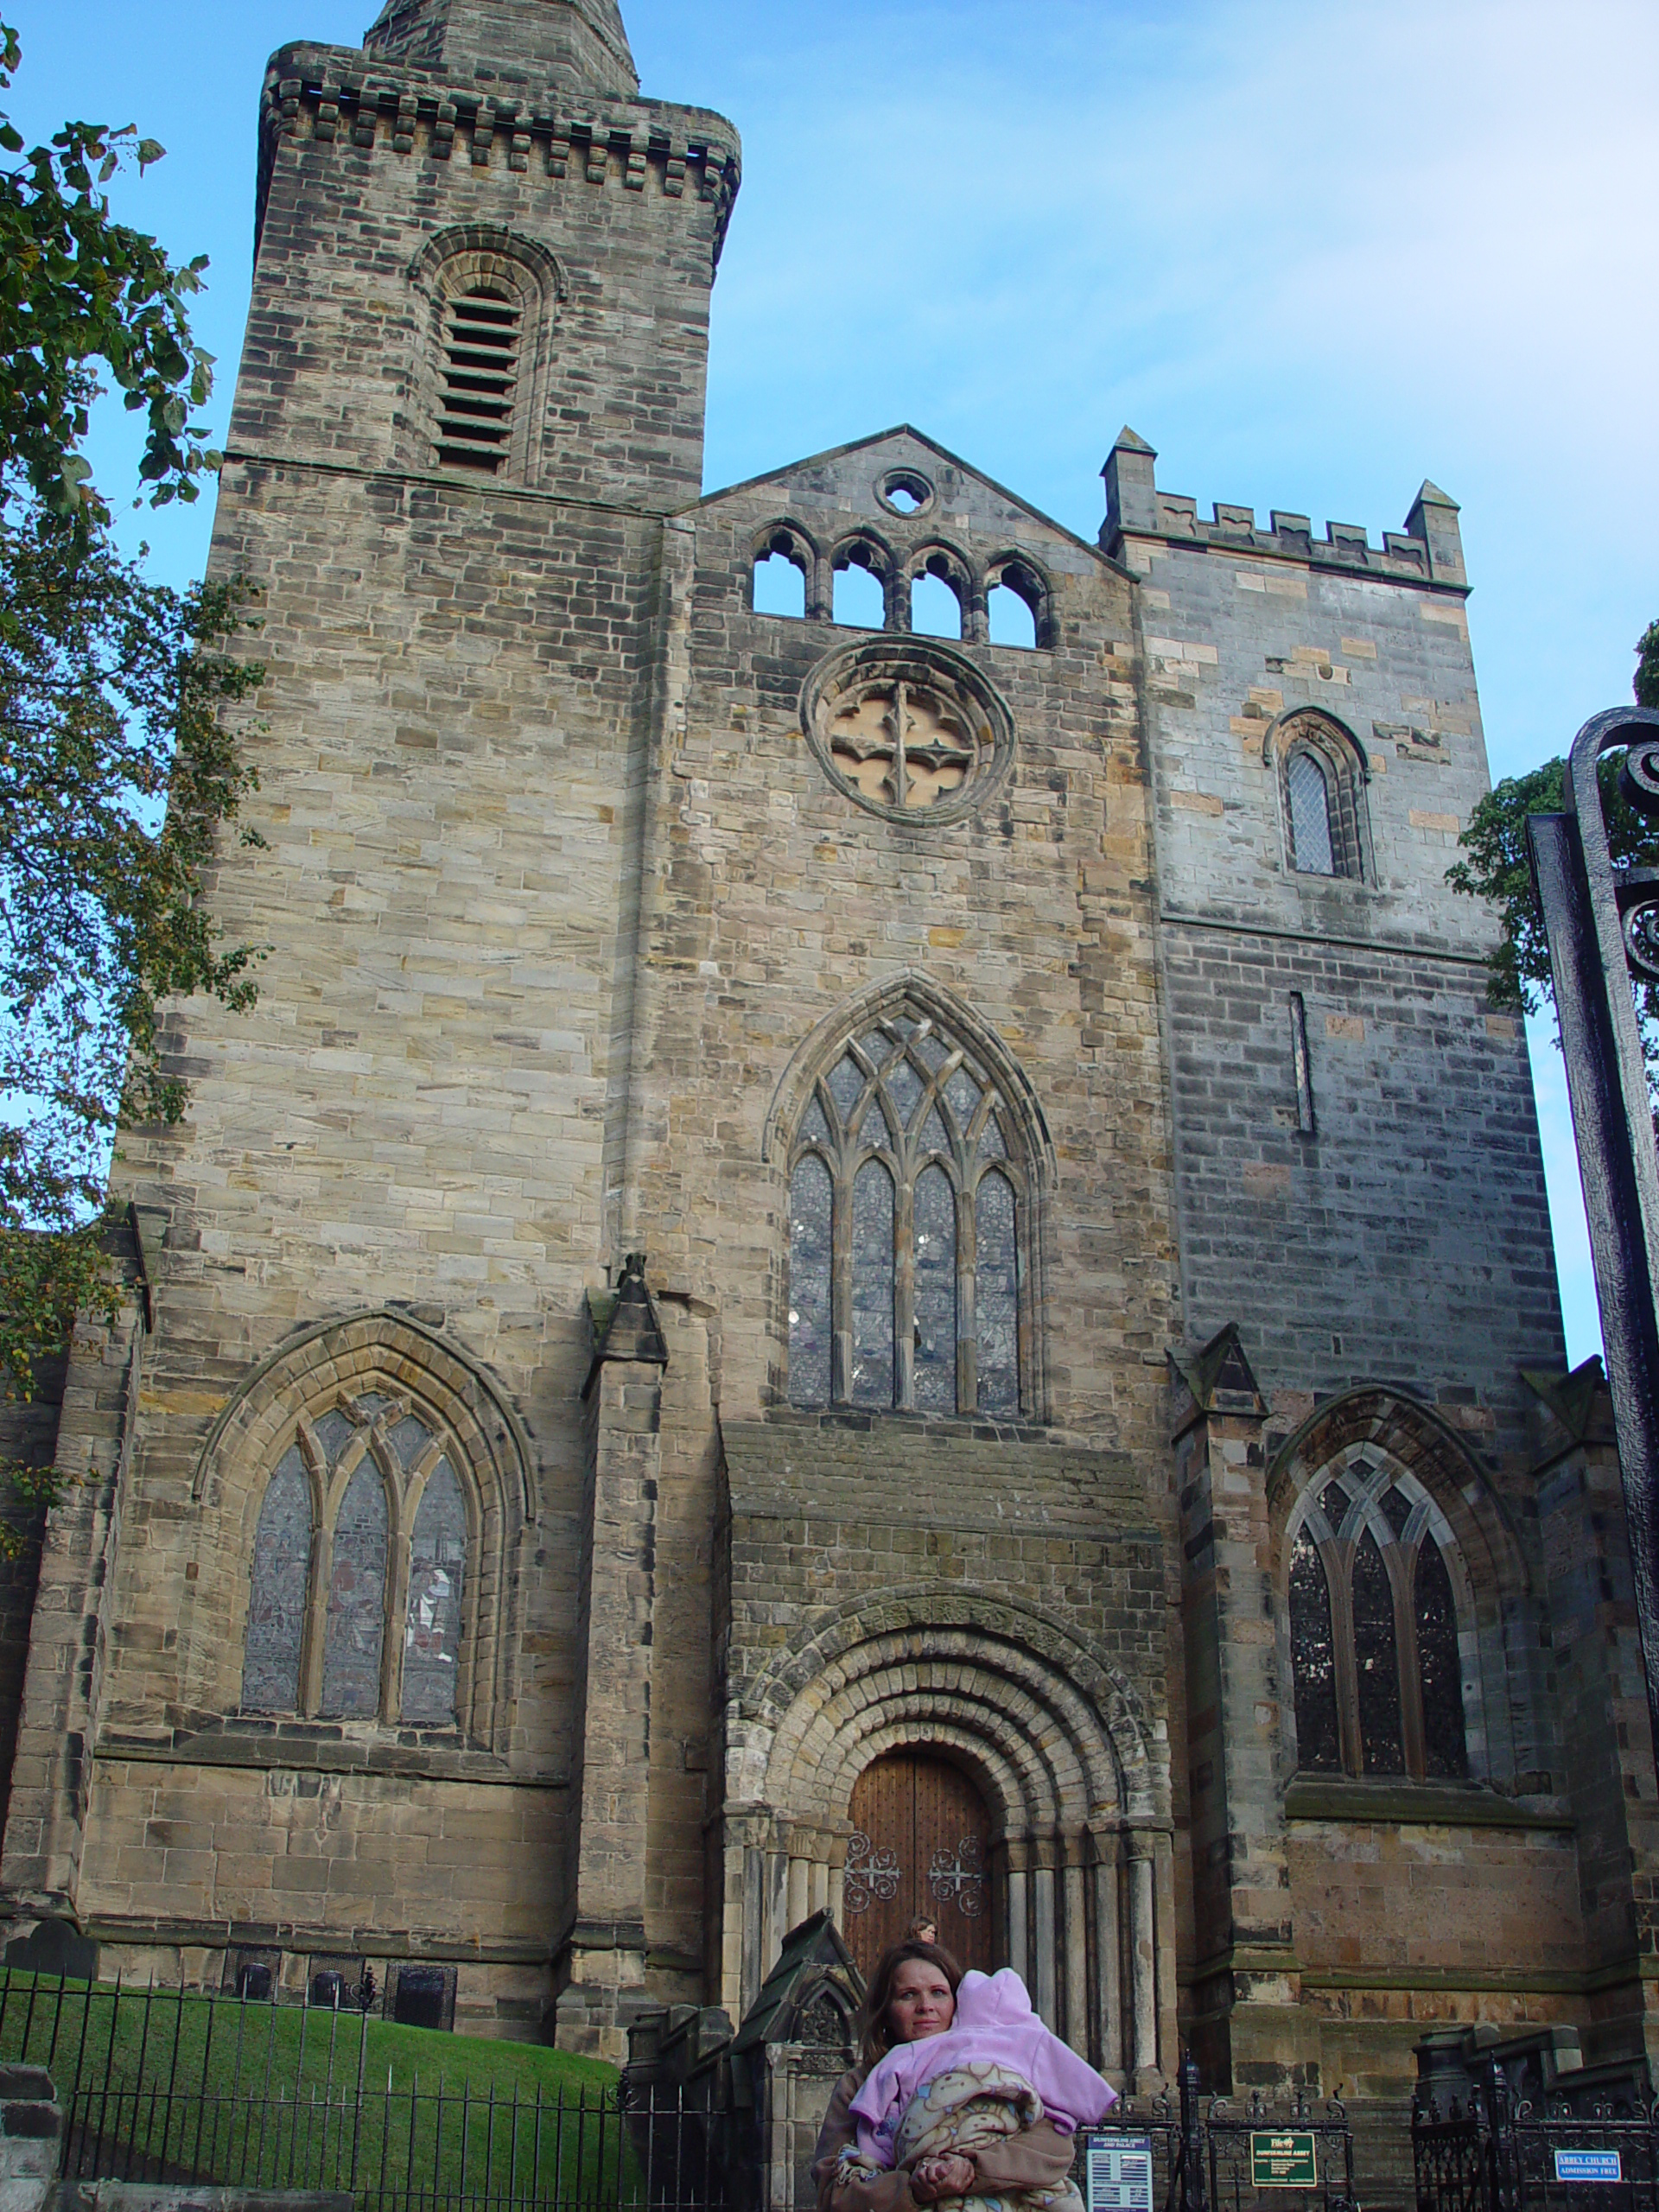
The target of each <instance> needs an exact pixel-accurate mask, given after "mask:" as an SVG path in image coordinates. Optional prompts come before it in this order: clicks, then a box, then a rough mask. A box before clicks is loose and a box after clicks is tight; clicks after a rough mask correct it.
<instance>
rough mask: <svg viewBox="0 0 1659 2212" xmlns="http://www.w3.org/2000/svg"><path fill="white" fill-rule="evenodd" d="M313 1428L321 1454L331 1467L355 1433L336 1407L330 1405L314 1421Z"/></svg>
mask: <svg viewBox="0 0 1659 2212" xmlns="http://www.w3.org/2000/svg"><path fill="white" fill-rule="evenodd" d="M313 1430H314V1433H315V1436H316V1440H317V1442H318V1443H319V1444H320V1445H321V1447H322V1456H323V1458H324V1459H326V1460H327V1462H328V1465H330V1466H331V1467H332V1466H333V1465H334V1462H335V1460H336V1459H339V1457H340V1452H341V1451H342V1450H343V1449H344V1448H345V1446H346V1445H347V1444H349V1443H350V1442H351V1440H352V1438H353V1435H354V1433H356V1432H355V1431H354V1430H353V1427H352V1424H351V1422H350V1421H347V1420H346V1416H345V1414H343V1413H341V1412H340V1410H339V1408H337V1407H331V1408H329V1410H328V1411H327V1413H326V1414H323V1415H322V1417H321V1420H320V1421H315V1422H314V1423H313Z"/></svg>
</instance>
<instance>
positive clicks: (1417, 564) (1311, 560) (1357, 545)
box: [1100, 428, 1469, 593]
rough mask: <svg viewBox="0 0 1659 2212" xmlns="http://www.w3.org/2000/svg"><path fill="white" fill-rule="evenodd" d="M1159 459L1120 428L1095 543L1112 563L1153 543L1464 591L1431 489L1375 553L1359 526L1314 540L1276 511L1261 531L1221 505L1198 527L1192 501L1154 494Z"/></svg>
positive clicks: (1304, 521) (1299, 519)
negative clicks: (1132, 542) (1134, 542)
mask: <svg viewBox="0 0 1659 2212" xmlns="http://www.w3.org/2000/svg"><path fill="white" fill-rule="evenodd" d="M1157 458H1158V456H1157V454H1156V452H1155V451H1154V448H1152V447H1151V446H1149V445H1147V442H1146V441H1145V440H1144V439H1143V438H1140V437H1137V436H1136V435H1135V432H1134V431H1133V430H1131V429H1127V428H1126V429H1124V430H1123V431H1122V434H1121V435H1120V436H1119V438H1118V441H1117V443H1116V445H1115V446H1114V447H1113V448H1112V451H1111V454H1110V456H1109V459H1108V461H1107V463H1106V466H1105V467H1104V469H1103V471H1102V472H1101V473H1102V474H1103V476H1104V477H1105V479H1106V521H1105V525H1104V527H1103V530H1102V531H1101V535H1100V542H1101V544H1102V546H1103V548H1104V549H1105V550H1106V551H1107V552H1108V553H1109V554H1111V555H1112V556H1113V557H1114V558H1115V559H1122V557H1123V549H1124V541H1125V540H1126V539H1141V540H1145V539H1147V538H1154V539H1161V540H1162V541H1163V543H1165V544H1166V545H1169V546H1185V547H1190V548H1191V549H1192V550H1194V551H1205V552H1217V553H1230V554H1235V555H1241V556H1245V557H1247V558H1250V559H1255V560H1269V561H1272V560H1279V561H1296V562H1299V563H1302V564H1303V565H1304V566H1306V567H1312V568H1316V569H1317V568H1325V569H1344V570H1346V571H1348V572H1349V573H1358V574H1361V575H1378V576H1386V577H1388V578H1389V579H1390V580H1394V581H1401V582H1414V583H1425V584H1430V585H1434V586H1439V587H1440V588H1443V589H1447V590H1452V591H1457V592H1460V593H1464V592H1467V590H1468V588H1469V580H1468V575H1467V572H1466V571H1465V568H1464V563H1463V542H1462V537H1461V533H1460V531H1459V526H1458V505H1457V502H1456V500H1455V499H1451V498H1449V497H1448V496H1447V494H1446V493H1444V492H1442V491H1440V488H1439V487H1438V486H1436V485H1434V484H1432V483H1428V482H1425V484H1424V485H1423V487H1422V490H1421V492H1420V493H1418V495H1417V498H1416V499H1415V501H1414V503H1413V505H1412V509H1411V512H1410V513H1409V514H1408V516H1407V518H1406V526H1405V529H1404V530H1403V531H1394V530H1389V531H1384V532H1383V543H1382V544H1381V545H1380V546H1375V545H1373V544H1372V543H1371V542H1370V532H1369V531H1367V530H1366V529H1365V527H1364V525H1363V524H1359V523H1343V522H1327V523H1326V524H1325V535H1324V536H1323V537H1316V536H1315V535H1314V531H1313V523H1312V522H1311V520H1310V519H1309V518H1308V517H1307V516H1306V515H1300V514H1292V513H1290V512H1287V510H1285V509H1282V508H1280V507H1274V509H1273V510H1272V511H1271V513H1270V515H1269V517H1268V528H1267V529H1266V530H1261V529H1258V528H1257V526H1256V519H1255V508H1254V507H1240V506H1233V505H1229V504H1228V503H1227V502H1226V501H1224V500H1221V499H1217V501H1216V502H1215V504H1214V505H1213V507H1212V508H1211V519H1210V520H1208V521H1204V520H1201V519H1200V518H1199V515H1198V501H1197V500H1196V499H1186V498H1184V497H1183V496H1181V495H1180V494H1179V493H1173V492H1162V491H1160V490H1159V488H1158V485H1157V480H1156V476H1155V473H1154V463H1155V462H1156V461H1157Z"/></svg>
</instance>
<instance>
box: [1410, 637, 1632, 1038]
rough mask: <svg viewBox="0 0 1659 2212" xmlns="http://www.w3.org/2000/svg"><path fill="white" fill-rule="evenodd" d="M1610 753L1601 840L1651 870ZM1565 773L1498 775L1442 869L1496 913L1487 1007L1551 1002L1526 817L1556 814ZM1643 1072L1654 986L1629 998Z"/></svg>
mask: <svg viewBox="0 0 1659 2212" xmlns="http://www.w3.org/2000/svg"><path fill="white" fill-rule="evenodd" d="M1636 650H1637V671H1636V683H1635V687H1634V688H1635V691H1636V701H1637V705H1638V706H1641V707H1659V622H1656V623H1653V624H1651V625H1650V626H1649V628H1648V629H1647V630H1646V631H1644V632H1643V635H1642V638H1641V640H1640V642H1639V643H1638V645H1637V649H1636ZM1619 758H1620V756H1619V755H1618V753H1610V754H1606V755H1604V757H1603V759H1602V760H1601V762H1600V764H1599V768H1598V771H1597V773H1598V776H1599V781H1600V784H1601V804H1602V811H1603V813H1604V815H1605V817H1606V822H1607V842H1608V846H1609V849H1610V850H1611V854H1612V857H1613V859H1614V861H1616V862H1617V863H1618V865H1620V866H1621V867H1630V866H1638V867H1643V868H1652V867H1656V866H1659V826H1656V824H1654V823H1651V822H1649V821H1647V820H1646V819H1644V817H1643V816H1641V815H1639V814H1638V813H1637V811H1636V810H1635V808H1634V807H1632V806H1631V805H1630V802H1629V801H1628V800H1627V799H1626V798H1625V797H1624V793H1623V792H1622V791H1620V789H1619V787H1618V769H1619ZM1566 775H1567V764H1566V762H1565V761H1564V760H1546V761H1545V763H1544V764H1543V766H1542V767H1541V768H1535V769H1534V770H1533V771H1532V772H1531V773H1530V774H1529V775H1526V776H1506V777H1505V778H1504V779H1503V782H1502V783H1501V784H1499V785H1497V787H1496V789H1495V790H1493V791H1490V792H1488V794H1487V796H1486V797H1485V798H1484V799H1482V800H1481V801H1480V803H1479V804H1478V806H1477V807H1476V808H1475V810H1474V812H1473V813H1472V814H1471V816H1470V817H1469V827H1468V828H1467V829H1465V831H1464V833H1463V835H1462V836H1460V837H1459V840H1458V842H1459V845H1460V846H1461V847H1462V848H1463V850H1464V851H1465V854H1466V855H1468V857H1467V859H1465V860H1460V861H1457V862H1455V863H1454V864H1453V866H1452V867H1451V868H1448V869H1447V870H1446V881H1447V882H1448V883H1449V884H1450V885H1451V886H1452V888H1453V890H1455V891H1465V892H1467V893H1470V895H1471V897H1474V898H1478V899H1490V900H1491V903H1492V905H1493V906H1496V907H1497V916H1498V921H1499V925H1500V926H1501V929H1502V931H1503V935H1502V938H1501V940H1500V942H1499V944H1498V945H1497V949H1496V950H1494V951H1493V953H1492V954H1491V957H1490V959H1489V961H1488V963H1487V964H1488V975H1487V985H1486V995H1487V997H1488V999H1489V1001H1491V1004H1492V1005H1493V1006H1495V1007H1507V1008H1509V1009H1510V1010H1511V1011H1513V1012H1515V1013H1524V1014H1535V1013H1536V1012H1537V1011H1538V1009H1539V1007H1541V1006H1544V1005H1549V1006H1551V1007H1553V1006H1554V1002H1555V992H1554V981H1553V979H1552V977H1551V974H1550V967H1549V941H1548V938H1547V937H1546V935H1545V932H1544V918H1543V914H1542V912H1541V909H1540V907H1539V905H1538V894H1537V891H1536V889H1535V887H1534V884H1533V880H1532V869H1531V868H1530V866H1529V862H1528V859H1527V817H1528V816H1529V814H1559V813H1560V812H1561V811H1562V809H1563V806H1564V804H1565V802H1564V799H1563V797H1562V792H1563V786H1564V784H1565V779H1566ZM1637 1011H1638V1013H1639V1014H1640V1015H1641V1017H1642V1027H1643V1039H1644V1042H1645V1044H1646V1046H1647V1048H1648V1061H1649V1071H1650V1072H1651V1071H1655V1070H1656V1068H1659V1044H1656V1039H1659V986H1656V985H1654V984H1651V983H1649V984H1643V986H1642V987H1641V988H1640V989H1638V991H1637Z"/></svg>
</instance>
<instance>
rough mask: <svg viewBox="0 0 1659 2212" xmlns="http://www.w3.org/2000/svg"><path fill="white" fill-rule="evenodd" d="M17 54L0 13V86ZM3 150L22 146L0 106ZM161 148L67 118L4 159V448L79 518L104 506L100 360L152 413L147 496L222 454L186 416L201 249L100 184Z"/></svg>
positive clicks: (197, 367) (94, 515)
mask: <svg viewBox="0 0 1659 2212" xmlns="http://www.w3.org/2000/svg"><path fill="white" fill-rule="evenodd" d="M20 60H22V49H21V48H20V47H19V44H18V39H17V34H16V31H15V30H14V29H12V28H11V27H10V24H7V23H0V91H5V90H8V89H9V88H10V85H11V81H12V79H13V77H14V75H15V74H16V70H17V67H18V64H19V62H20ZM0 152H3V153H4V154H10V155H22V153H23V139H22V134H21V133H20V132H19V131H18V130H17V129H16V126H15V125H14V124H12V122H11V120H10V118H9V117H8V116H5V115H3V114H0ZM161 158H162V148H161V147H160V146H158V145H157V144H156V141H155V140H154V139H153V138H141V137H139V136H138V134H137V130H135V129H134V128H133V127H132V125H131V124H127V125H125V126H124V128H123V129H121V130H110V129H108V128H107V127H106V126H105V125H104V124H92V123H69V124H65V125H64V127H63V129H62V130H60V131H59V132H58V133H57V134H56V136H55V137H54V138H53V140H52V143H51V144H50V145H49V146H36V147H35V149H33V150H32V151H31V152H30V153H29V154H28V155H27V156H24V157H23V159H22V161H21V162H18V163H17V164H16V165H15V166H12V167H6V166H4V165H3V164H0V340H3V343H0V461H3V464H4V465H5V466H6V467H8V468H10V469H11V470H12V471H14V472H16V471H21V472H22V476H23V478H24V480H26V481H27V484H28V486H29V490H30V491H31V492H32V493H33V494H34V495H35V498H36V499H40V500H41V501H42V502H43V503H44V505H46V507H47V508H48V511H49V512H52V513H54V514H58V515H63V516H67V517H73V518H76V519H77V520H78V521H79V523H80V524H81V525H82V527H83V528H84V527H85V526H86V524H89V523H96V522H99V521H102V520H106V519H107V512H108V511H107V509H106V508H105V505H104V502H103V500H102V499H100V498H99V494H98V493H97V491H96V490H95V489H94V487H93V485H92V470H91V467H90V466H89V464H88V462H87V461H86V457H85V455H84V454H82V453H81V452H80V451H79V447H80V444H81V442H82V441H83V440H84V439H85V437H86V432H87V428H88V423H89V421H90V415H91V409H92V401H93V400H94V398H95V397H97V396H98V393H99V390H100V384H99V372H100V369H101V370H102V372H103V373H104V374H105V375H107V377H108V378H109V379H110V382H111V384H113V385H115V387H116V388H117V389H118V391H120V392H121V394H122V395H123V397H124V403H125V404H126V406H127V407H128V408H129V409H130V410H132V411H133V412H135V413H137V412H144V413H146V414H147V415H148V417H149V435H148V438H147V441H146V443H145V447H144V454H143V461H141V463H140V464H139V472H138V473H139V475H140V477H141V479H142V480H143V481H144V482H145V483H147V484H149V486H151V493H150V499H151V504H152V505H157V506H160V505H164V504H165V503H166V502H167V501H168V500H169V499H195V498H196V497H197V496H198V493H199V489H200V486H199V484H198V479H199V477H200V474H201V473H202V471H203V470H204V469H214V468H217V467H218V466H219V454H217V453H216V452H214V451H213V449H212V448H210V447H209V446H208V445H207V442H206V433H205V432H204V431H203V430H202V429H200V426H199V425H197V424H195V423H192V422H191V420H190V414H191V410H193V409H194V408H197V407H200V406H202V405H204V404H206V402H207V397H208V394H209V393H210V392H211V391H212V390H213V356H212V354H210V353H203V352H202V351H201V349H200V346H195V345H194V344H193V343H192V341H191V337H190V323H189V315H188V301H189V299H190V297H191V296H192V294H194V293H195V292H197V291H199V290H200V288H201V272H202V270H204V269H205V268H206V267H207V257H206V256H205V255H204V256H201V257H198V258H197V259H196V260H194V261H192V262H190V263H188V264H187V265H186V266H185V267H183V268H176V267H175V265H174V264H172V263H171V262H170V261H169V260H168V257H167V255H166V254H165V253H164V252H163V251H162V248H161V247H160V246H159V245H157V244H156V241H155V239H154V238H147V237H145V236H144V234H143V232H141V231H135V230H132V229H130V228H129V226H127V225H126V224H124V223H118V222H116V221H115V220H114V219H113V217H112V216H111V213H110V204H109V201H108V200H107V199H106V198H105V197H104V195H103V194H102V192H101V191H100V189H99V188H100V187H101V186H102V185H105V184H107V183H108V182H109V181H110V179H111V177H112V176H113V175H115V173H116V171H117V170H118V168H120V167H121V166H122V164H123V163H124V162H126V161H128V160H131V161H133V162H136V163H137V168H138V169H139V171H140V173H141V174H142V173H143V170H144V169H146V168H148V167H149V164H150V163H151V162H156V161H159V160H160V159H161Z"/></svg>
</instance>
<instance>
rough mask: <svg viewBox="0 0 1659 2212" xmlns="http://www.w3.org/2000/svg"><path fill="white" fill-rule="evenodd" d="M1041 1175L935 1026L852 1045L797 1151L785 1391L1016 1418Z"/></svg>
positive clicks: (883, 1025) (820, 1094)
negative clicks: (1035, 1177) (1034, 1190)
mask: <svg viewBox="0 0 1659 2212" xmlns="http://www.w3.org/2000/svg"><path fill="white" fill-rule="evenodd" d="M1030 1215H1031V1179H1030V1173H1029V1170H1028V1166H1027V1161H1026V1159H1025V1157H1024V1149H1023V1145H1022V1142H1021V1138H1020V1122H1019V1118H1018V1116H1016V1114H1015V1113H1014V1110H1013V1108H1012V1104H1011V1102H1010V1101H1009V1100H1008V1099H1007V1096H1005V1095H1004V1093H1003V1091H1002V1090H1001V1088H1000V1086H999V1085H998V1084H997V1083H996V1081H995V1078H994V1077H993V1076H992V1075H991V1073H990V1071H988V1068H987V1066H986V1065H985V1064H984V1061H983V1059H982V1058H981V1057H980V1056H979V1055H978V1054H976V1052H973V1051H972V1050H970V1049H969V1047H967V1046H964V1045H963V1043H961V1042H960V1040H958V1039H956V1038H954V1037H952V1036H951V1035H950V1033H948V1032H947V1031H946V1030H945V1029H944V1027H943V1025H941V1024H940V1023H938V1021H936V1020H933V1019H932V1018H931V1017H930V1016H927V1015H922V1014H893V1015H889V1016H886V1017H884V1018H882V1019H881V1020H876V1021H872V1022H871V1023H870V1025H869V1026H868V1027H867V1028H866V1029H864V1030H862V1031H861V1033H859V1034H857V1035H856V1036H855V1037H853V1038H852V1039H849V1041H848V1043H847V1044H846V1046H845V1047H844V1049H843V1050H842V1052H841V1053H840V1054H839V1056H838V1057H837V1058H836V1060H835V1062H834V1064H833V1065H831V1066H830V1067H829V1070H828V1071H827V1073H825V1074H824V1075H823V1076H822V1077H820V1078H819V1079H818V1080H817V1083H816V1084H815V1085H814V1087H813V1091H812V1095H811V1096H810V1100H809V1101H808V1103H807V1106H806V1109H805V1110H804V1114H803V1115H802V1116H801V1121H800V1125H799V1128H798V1130H797V1133H796V1138H795V1142H794V1146H793V1147H792V1150H791V1155H790V1240H789V1265H790V1273H789V1396H790V1402H791V1404H793V1405H797V1406H803V1407H811V1406H829V1405H837V1404H842V1405H855V1406H868V1407H870V1408H887V1409H896V1410H899V1411H903V1412H918V1413H951V1414H954V1413H975V1412H977V1413H981V1414H995V1415H1001V1416H1003V1417H1007V1418H1014V1417H1016V1416H1017V1415H1018V1414H1019V1413H1020V1408H1021V1405H1022V1403H1023V1402H1025V1395H1026V1391H1025V1385H1024V1383H1023V1381H1022V1368H1023V1367H1024V1365H1025V1360H1024V1357H1023V1353H1024V1348H1025V1346H1026V1344H1027V1342H1028V1331H1027V1325H1026V1322H1025V1319H1024V1314H1023V1306H1024V1301H1025V1295H1026V1288H1027V1282H1028V1280H1029V1268H1028V1262H1027V1253H1028V1243H1027V1240H1028V1237H1029V1235H1030Z"/></svg>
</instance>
